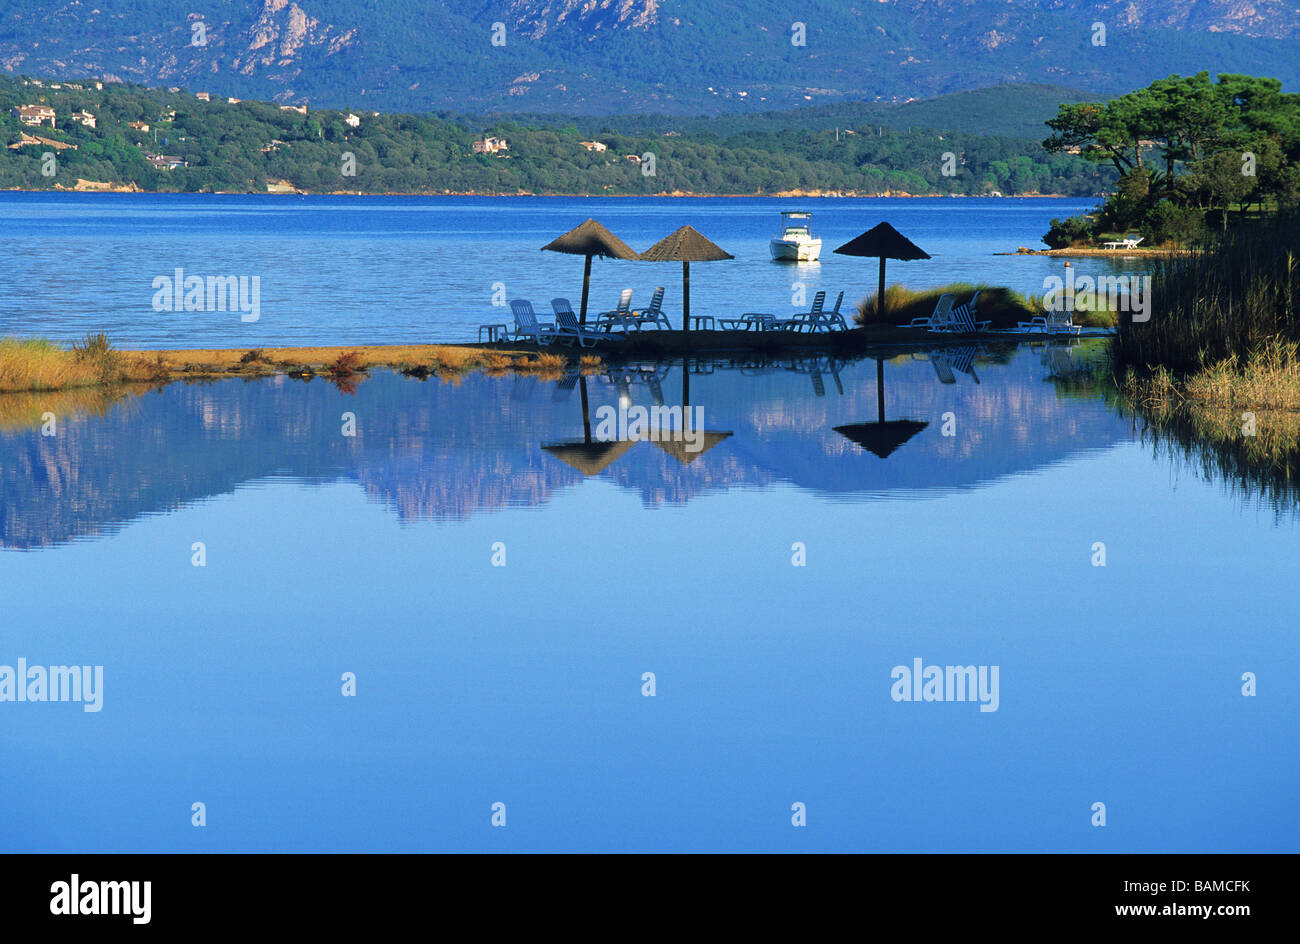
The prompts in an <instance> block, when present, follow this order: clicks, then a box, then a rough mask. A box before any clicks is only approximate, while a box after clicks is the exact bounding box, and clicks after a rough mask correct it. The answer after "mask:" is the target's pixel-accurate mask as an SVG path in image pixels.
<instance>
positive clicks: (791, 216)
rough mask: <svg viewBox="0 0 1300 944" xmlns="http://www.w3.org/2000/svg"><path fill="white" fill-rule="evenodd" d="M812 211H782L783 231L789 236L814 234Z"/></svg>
mask: <svg viewBox="0 0 1300 944" xmlns="http://www.w3.org/2000/svg"><path fill="white" fill-rule="evenodd" d="M811 226H812V214H811V213H782V214H781V232H782V234H783V235H789V236H809V235H811V234H812V229H811Z"/></svg>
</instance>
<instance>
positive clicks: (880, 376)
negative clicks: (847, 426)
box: [582, 360, 885, 423]
mask: <svg viewBox="0 0 1300 944" xmlns="http://www.w3.org/2000/svg"><path fill="white" fill-rule="evenodd" d="M582 392H583V393H584V394H585V393H586V392H587V391H586V388H585V387H584V388H583V391H582ZM876 417H877V418H878V420H879V422H881V423H883V422H884V421H885V362H884V361H883V360H877V361H876Z"/></svg>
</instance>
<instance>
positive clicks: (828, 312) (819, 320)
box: [808, 292, 849, 331]
mask: <svg viewBox="0 0 1300 944" xmlns="http://www.w3.org/2000/svg"><path fill="white" fill-rule="evenodd" d="M842 304H844V293H843V292H840V294H839V297H838V298H836V299H835V307H834V308H828V309H822V311H821V312H820V313H813V312H809V313H808V330H809V331H847V330H849V326H848V323H847V322H846V321H845V320H844V316H843V315H841V314H840V305H842ZM814 307H816V305H815V304H814Z"/></svg>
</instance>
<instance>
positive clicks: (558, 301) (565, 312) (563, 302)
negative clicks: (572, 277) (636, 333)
mask: <svg viewBox="0 0 1300 944" xmlns="http://www.w3.org/2000/svg"><path fill="white" fill-rule="evenodd" d="M551 311H553V312H555V328H556V331H555V333H556V337H557V338H558V339H559V340H561V341H567V342H568V343H569V344H572V343H573V342H574V341H577V342H578V346H579V347H595V346H596V344H597V343H598V342H599V341H601V340H603V339H608V340H619V341H621V340H623V339H622V338H620V337H619V336H618V335H617V334H610V333H609V332H601V331H596V330H595V329H593V328H591V327H589V326H587V325H584V324H581V323H580V322H579V321H578V315H577V313H576V312H574V310H573V305H571V304H570V303H569V300H568V299H567V298H552V299H551ZM588 342H590V343H588Z"/></svg>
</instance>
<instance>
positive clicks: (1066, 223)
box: [1043, 216, 1093, 249]
mask: <svg viewBox="0 0 1300 944" xmlns="http://www.w3.org/2000/svg"><path fill="white" fill-rule="evenodd" d="M1092 238H1093V228H1092V220H1090V219H1088V218H1087V217H1086V216H1071V217H1069V218H1068V219H1064V220H1052V224H1051V228H1050V229H1049V230H1048V231H1047V234H1046V235H1045V236H1044V237H1043V242H1045V243H1047V245H1048V248H1050V249H1068V248H1070V247H1071V246H1079V245H1083V244H1085V243H1088V242H1090V241H1091V240H1092Z"/></svg>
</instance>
